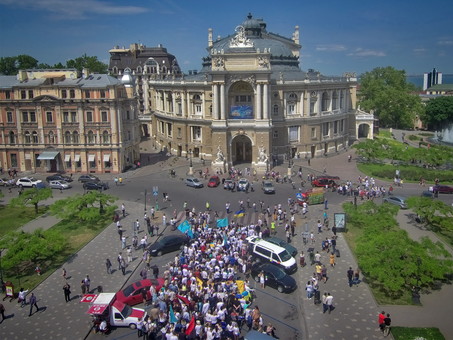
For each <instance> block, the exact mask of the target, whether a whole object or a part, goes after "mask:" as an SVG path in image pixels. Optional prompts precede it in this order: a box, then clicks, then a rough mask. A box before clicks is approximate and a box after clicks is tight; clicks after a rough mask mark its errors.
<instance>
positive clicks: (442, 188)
mask: <svg viewBox="0 0 453 340" xmlns="http://www.w3.org/2000/svg"><path fill="white" fill-rule="evenodd" d="M433 192H438V193H439V194H453V187H450V186H448V185H435V186H434V187H433Z"/></svg>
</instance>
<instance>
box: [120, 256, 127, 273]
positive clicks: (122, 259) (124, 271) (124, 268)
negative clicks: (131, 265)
mask: <svg viewBox="0 0 453 340" xmlns="http://www.w3.org/2000/svg"><path fill="white" fill-rule="evenodd" d="M121 272H122V273H123V275H126V261H125V260H124V258H121Z"/></svg>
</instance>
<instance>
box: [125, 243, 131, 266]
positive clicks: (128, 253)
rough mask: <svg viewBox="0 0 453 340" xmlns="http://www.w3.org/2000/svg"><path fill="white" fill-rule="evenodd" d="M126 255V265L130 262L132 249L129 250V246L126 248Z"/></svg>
mask: <svg viewBox="0 0 453 340" xmlns="http://www.w3.org/2000/svg"><path fill="white" fill-rule="evenodd" d="M126 254H127V263H131V262H132V248H131V246H129V247H127V250H126Z"/></svg>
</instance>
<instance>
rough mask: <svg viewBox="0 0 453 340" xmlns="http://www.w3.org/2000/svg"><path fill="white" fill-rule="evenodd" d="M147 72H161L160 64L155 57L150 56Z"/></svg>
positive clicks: (146, 65)
mask: <svg viewBox="0 0 453 340" xmlns="http://www.w3.org/2000/svg"><path fill="white" fill-rule="evenodd" d="M145 72H146V73H159V65H158V64H157V62H156V61H155V60H154V59H153V58H149V59H148V60H147V61H146V63H145Z"/></svg>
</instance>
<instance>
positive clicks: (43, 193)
mask: <svg viewBox="0 0 453 340" xmlns="http://www.w3.org/2000/svg"><path fill="white" fill-rule="evenodd" d="M50 197H52V189H50V188H42V189H38V188H32V189H28V190H24V191H23V192H22V193H21V194H20V195H19V196H18V197H15V198H13V199H12V200H11V201H10V203H9V204H11V205H12V206H26V205H33V206H34V207H35V212H36V215H37V214H38V204H39V203H40V202H41V201H45V200H46V199H48V198H50Z"/></svg>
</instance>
